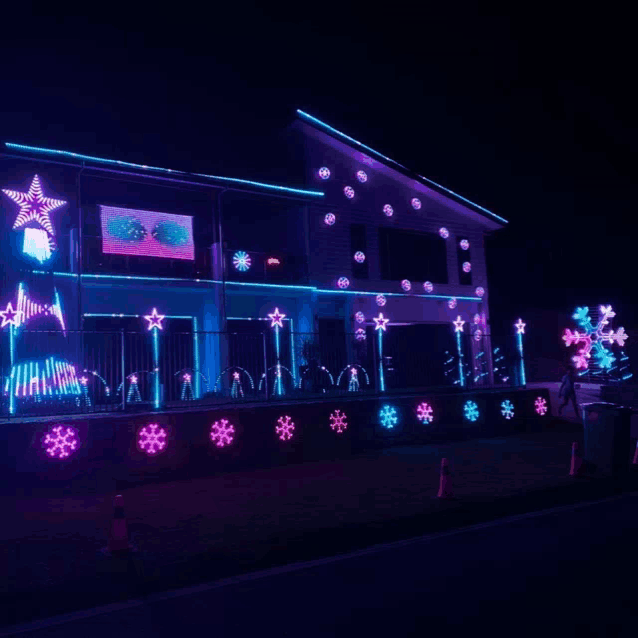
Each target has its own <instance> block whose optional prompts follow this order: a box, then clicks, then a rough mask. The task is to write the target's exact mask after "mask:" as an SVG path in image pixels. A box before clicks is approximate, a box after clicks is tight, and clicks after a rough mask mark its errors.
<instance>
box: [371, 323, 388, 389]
mask: <svg viewBox="0 0 638 638" xmlns="http://www.w3.org/2000/svg"><path fill="white" fill-rule="evenodd" d="M372 321H374V323H375V326H374V329H375V330H376V331H377V338H378V340H379V342H378V343H379V388H380V390H381V392H385V379H384V377H383V333H384V332H385V331H386V326H387V325H388V322H389V321H390V319H388V318H387V317H384V316H383V313H382V312H380V313H379V316H378V317H373V318H372Z"/></svg>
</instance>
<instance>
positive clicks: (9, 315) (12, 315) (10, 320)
mask: <svg viewBox="0 0 638 638" xmlns="http://www.w3.org/2000/svg"><path fill="white" fill-rule="evenodd" d="M22 314H23V312H22V310H14V309H13V306H12V305H11V302H9V303H8V304H7V307H6V308H5V309H4V310H0V317H2V325H1V326H0V328H4V327H5V326H6V325H7V324H11V325H12V326H15V327H16V328H17V327H19V326H20V318H21V317H22Z"/></svg>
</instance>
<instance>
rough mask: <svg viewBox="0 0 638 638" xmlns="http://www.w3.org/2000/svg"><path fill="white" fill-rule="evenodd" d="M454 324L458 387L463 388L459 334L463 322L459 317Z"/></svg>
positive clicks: (463, 377)
mask: <svg viewBox="0 0 638 638" xmlns="http://www.w3.org/2000/svg"><path fill="white" fill-rule="evenodd" d="M452 323H453V324H454V333H455V334H456V351H457V352H458V355H459V385H460V386H461V387H464V386H465V375H464V374H463V347H462V345H461V333H462V332H463V326H464V324H465V321H463V319H461V315H459V316H458V317H457V318H456V321H453V322H452Z"/></svg>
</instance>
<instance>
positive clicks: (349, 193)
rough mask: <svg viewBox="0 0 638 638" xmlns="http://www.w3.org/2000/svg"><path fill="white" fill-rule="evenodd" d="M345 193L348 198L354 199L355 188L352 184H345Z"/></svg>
mask: <svg viewBox="0 0 638 638" xmlns="http://www.w3.org/2000/svg"><path fill="white" fill-rule="evenodd" d="M343 194H344V195H345V196H346V197H347V198H348V199H352V198H353V197H354V188H352V186H345V187H344V189H343Z"/></svg>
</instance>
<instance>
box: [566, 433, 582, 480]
mask: <svg viewBox="0 0 638 638" xmlns="http://www.w3.org/2000/svg"><path fill="white" fill-rule="evenodd" d="M577 449H578V443H576V441H574V442H573V443H572V462H571V466H570V468H569V475H570V476H576V475H577V474H578V472H579V471H580V466H581V463H582V460H581V459H580V457H579V456H578V454H577V453H576V450H577Z"/></svg>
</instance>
